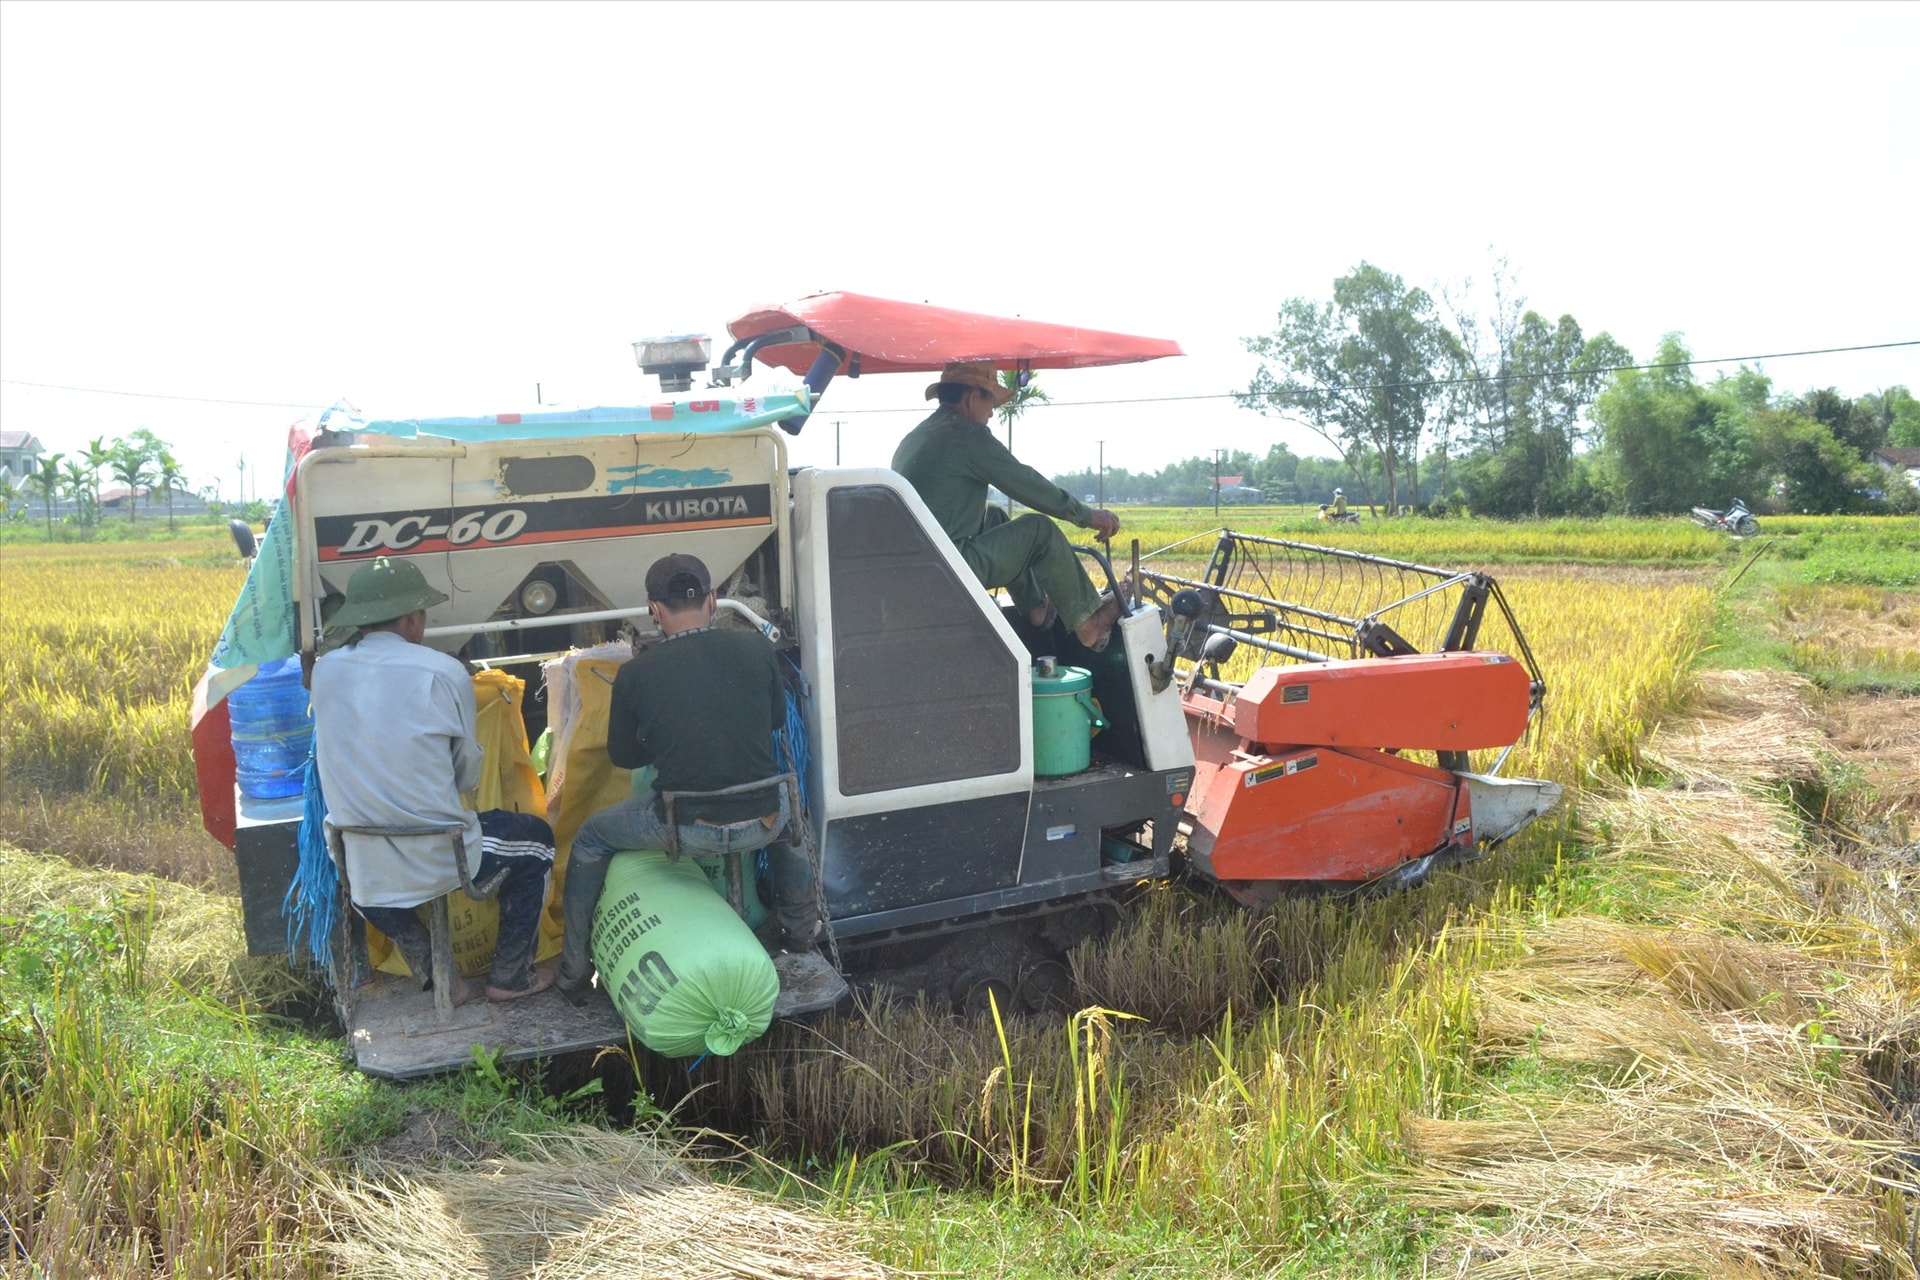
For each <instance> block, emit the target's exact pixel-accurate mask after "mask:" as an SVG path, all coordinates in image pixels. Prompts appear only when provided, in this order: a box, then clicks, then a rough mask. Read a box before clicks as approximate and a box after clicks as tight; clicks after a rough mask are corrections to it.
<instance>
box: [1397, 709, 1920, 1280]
mask: <svg viewBox="0 0 1920 1280" xmlns="http://www.w3.org/2000/svg"><path fill="white" fill-rule="evenodd" d="M1755 683H1759V684H1761V686H1762V688H1763V689H1764V690H1765V691H1766V692H1762V693H1760V694H1758V695H1756V691H1755V689H1754V688H1752V687H1749V686H1751V685H1753V684H1755ZM1723 687H1727V686H1723ZM1731 687H1733V688H1734V690H1735V693H1736V694H1737V695H1738V696H1740V697H1741V698H1742V699H1743V700H1745V701H1747V702H1748V703H1751V702H1753V701H1754V700H1755V698H1756V696H1758V697H1759V699H1760V700H1762V701H1767V700H1769V699H1771V707H1772V711H1773V714H1774V715H1775V716H1776V723H1777V725H1778V727H1780V728H1781V729H1783V730H1785V731H1787V732H1788V734H1789V737H1788V741H1789V743H1791V741H1792V740H1793V738H1794V737H1795V736H1804V735H1806V734H1808V733H1809V732H1810V729H1809V723H1810V722H1809V720H1808V718H1807V717H1806V716H1804V715H1803V714H1801V713H1800V712H1799V710H1798V709H1797V707H1796V706H1795V705H1793V704H1792V701H1791V697H1790V695H1791V694H1792V693H1797V692H1800V691H1801V690H1800V689H1799V688H1797V687H1796V686H1793V685H1791V684H1787V685H1782V684H1780V683H1779V682H1777V681H1768V682H1752V681H1747V682H1734V683H1733V685H1732V686H1731ZM1783 688H1785V689H1786V690H1788V693H1789V697H1788V699H1787V700H1785V701H1782V700H1781V699H1779V698H1776V697H1774V695H1776V694H1778V693H1779V692H1780V690H1781V689H1783ZM1666 742H1667V744H1668V746H1667V750H1668V752H1669V753H1670V754H1669V755H1668V756H1667V757H1666V758H1664V759H1663V764H1664V765H1665V766H1666V767H1667V768H1668V769H1669V776H1671V777H1675V778H1678V779H1680V780H1681V782H1682V785H1683V786H1684V788H1685V789H1684V790H1660V789H1654V788H1636V787H1632V786H1623V787H1621V788H1619V789H1618V790H1617V791H1613V792H1611V793H1608V794H1605V795H1590V796H1589V797H1588V817H1589V818H1590V819H1593V820H1595V821H1597V822H1598V823H1599V824H1600V825H1602V826H1603V827H1604V828H1605V829H1606V830H1608V831H1609V833H1610V836H1611V840H1612V846H1613V847H1612V849H1611V850H1610V851H1609V852H1608V853H1606V854H1605V855H1603V856H1602V858H1601V859H1599V862H1600V864H1601V865H1602V866H1606V865H1607V864H1612V865H1613V866H1614V867H1615V868H1616V869H1617V870H1616V871H1615V872H1614V873H1612V879H1611V881H1610V883H1614V884H1623V883H1630V882H1632V881H1634V880H1636V879H1638V880H1643V881H1650V882H1656V883H1660V884H1663V885H1665V886H1666V888H1667V891H1666V892H1663V893H1661V894H1659V895H1657V896H1652V895H1650V896H1648V897H1647V898H1646V899H1645V901H1646V902H1647V903H1649V904H1655V903H1657V904H1659V905H1658V907H1657V911H1658V912H1659V913H1662V914H1665V915H1668V916H1670V917H1672V916H1678V917H1682V918H1670V919H1657V920H1645V919H1640V920H1636V919H1633V918H1631V917H1632V915H1633V913H1634V911H1635V909H1636V908H1635V906H1634V903H1635V902H1637V901H1639V900H1637V899H1633V898H1631V897H1629V898H1627V899H1624V900H1621V899H1616V900H1615V909H1616V910H1621V911H1624V912H1625V913H1626V916H1627V917H1628V918H1625V919H1605V920H1603V919H1589V918H1581V917H1571V918H1565V919H1560V920H1555V921H1550V922H1548V923H1547V924H1545V925H1543V926H1538V927H1534V928H1528V929H1524V930H1523V931H1522V932H1521V934H1520V935H1519V938H1520V941H1521V943H1522V944H1523V945H1522V946H1521V947H1520V948H1519V949H1518V950H1517V951H1516V952H1515V953H1514V955H1513V957H1512V959H1511V960H1510V961H1509V962H1508V963H1507V964H1505V965H1502V966H1499V967H1495V968H1491V969H1489V970H1487V971H1485V972H1483V973H1481V974H1479V975H1478V976H1476V977H1475V979H1474V980H1473V984H1472V987H1473V993H1474V1002H1473V1025H1474V1032H1475V1037H1476V1039H1477V1042H1478V1046H1479V1055H1480V1059H1481V1061H1482V1062H1483V1064H1487V1065H1489V1066H1493V1065H1495V1064H1502V1065H1505V1066H1506V1067H1508V1068H1509V1069H1508V1070H1507V1071H1505V1072H1503V1073H1498V1074H1495V1075H1494V1076H1492V1077H1491V1080H1493V1081H1499V1082H1501V1085H1502V1087H1500V1088H1498V1089H1495V1088H1489V1087H1486V1086H1484V1085H1483V1086H1482V1088H1480V1089H1479V1090H1478V1091H1477V1092H1475V1093H1474V1094H1473V1095H1472V1098H1471V1100H1470V1101H1468V1102H1466V1103H1465V1105H1464V1106H1461V1105H1458V1104H1456V1106H1455V1107H1454V1108H1453V1109H1454V1111H1455V1116H1454V1118H1447V1119H1439V1118H1434V1117H1433V1116H1432V1115H1426V1116H1409V1117H1407V1118H1406V1119H1405V1120H1404V1122H1403V1131H1404V1133H1405V1139H1406V1150H1407V1154H1408V1156H1409V1157H1410V1160H1411V1164H1410V1166H1409V1167H1407V1168H1405V1169H1402V1170H1401V1171H1399V1172H1398V1173H1395V1174H1390V1175H1384V1176H1382V1177H1380V1178H1378V1179H1377V1180H1374V1182H1373V1185H1375V1186H1377V1187H1381V1188H1384V1189H1385V1190H1386V1191H1387V1192H1388V1193H1389V1194H1390V1195H1392V1196H1393V1197H1395V1198H1396V1199H1400V1200H1402V1201H1403V1202H1405V1203H1408V1204H1412V1205H1414V1206H1416V1207H1419V1208H1423V1209H1427V1210H1431V1211H1435V1212H1439V1213H1443V1214H1451V1215H1456V1216H1455V1217H1454V1218H1453V1219H1452V1222H1453V1234H1452V1235H1451V1237H1450V1238H1448V1239H1447V1240H1446V1242H1445V1243H1444V1244H1443V1245H1442V1246H1441V1247H1440V1248H1439V1249H1437V1250H1436V1251H1435V1253H1434V1256H1433V1257H1432V1259H1431V1260H1430V1261H1432V1262H1433V1263H1434V1264H1436V1265H1446V1266H1451V1267H1452V1268H1453V1269H1454V1270H1455V1271H1456V1273H1457V1274H1461V1275H1471V1276H1475V1277H1497V1278H1503V1280H1504V1278H1505V1277H1523V1276H1525V1277H1532V1276H1541V1275H1553V1276H1570V1277H1594V1278H1595V1280H1598V1278H1599V1277H1614V1276H1622V1275H1640V1274H1646V1275H1659V1274H1667V1273H1673V1274H1685V1275H1704V1276H1714V1277H1720V1276H1726V1277H1733V1276H1755V1275H1760V1274H1765V1275H1768V1276H1796V1277H1838V1276H1873V1277H1885V1278H1889V1280H1891V1278H1899V1280H1911V1278H1912V1277H1913V1276H1915V1275H1916V1274H1920V1267H1917V1266H1916V1264H1917V1263H1920V1258H1916V1256H1915V1255H1914V1252H1913V1246H1912V1242H1913V1239H1914V1233H1915V1230H1916V1227H1917V1226H1920V1211H1917V1209H1916V1197H1920V1178H1917V1175H1916V1168H1915V1165H1914V1163H1913V1159H1914V1143H1915V1141H1916V1139H1920V1128H1916V1127H1915V1126H1913V1124H1912V1122H1911V1119H1910V1118H1909V1117H1907V1116H1905V1115H1903V1109H1906V1110H1910V1109H1911V1107H1912V1105H1913V1103H1912V1099H1913V1095H1914V1094H1915V1093H1916V1092H1920V1073H1916V1072H1915V1070H1914V1066H1913V1059H1914V1046H1915V1045H1916V1044H1920V992H1916V990H1915V986H1914V983H1913V982H1912V981H1911V976H1910V975H1911V974H1912V972H1913V971H1914V970H1913V961H1912V953H1913V949H1914V939H1915V937H1916V931H1915V930H1914V929H1913V926H1912V923H1911V910H1910V909H1908V910H1906V911H1903V910H1901V909H1899V908H1898V907H1893V908H1886V907H1885V906H1884V904H1882V908H1881V909H1880V910H1878V911H1877V912H1874V913H1865V912H1860V911H1856V910H1851V909H1850V908H1852V907H1855V906H1858V905H1859V904H1860V903H1861V902H1862V901H1864V900H1865V898H1866V896H1868V895H1865V894H1855V895H1852V896H1851V897H1849V896H1847V895H1841V894H1836V893H1835V892H1833V890H1832V881H1831V877H1830V876H1828V875H1826V874H1824V873H1823V868H1822V866H1821V864H1820V862H1819V861H1818V860H1817V859H1815V858H1813V857H1811V856H1809V854H1808V852H1807V850H1806V848H1805V846H1804V842H1803V841H1802V840H1801V839H1800V838H1799V837H1798V834H1797V832H1796V829H1795V826H1794V823H1793V821H1792V818H1791V815H1790V813H1789V812H1788V810H1787V809H1786V807H1785V805H1784V804H1783V803H1781V802H1780V801H1778V800H1768V799H1763V798H1762V797H1761V796H1759V795H1756V794H1754V793H1753V792H1751V791H1749V790H1746V789H1738V788H1736V787H1734V786H1733V785H1732V784H1731V783H1729V782H1728V781H1727V780H1726V777H1725V776H1724V775H1725V774H1733V773H1736V772H1737V771H1744V770H1748V769H1750V768H1753V767H1755V766H1757V765H1760V764H1762V761H1761V760H1759V759H1758V758H1756V759H1754V760H1752V761H1748V760H1745V759H1735V760H1734V761H1733V762H1732V763H1731V764H1729V763H1728V762H1727V760H1726V758H1725V755H1724V754H1723V753H1722V751H1721V740H1720V739H1718V738H1716V737H1715V735H1714V734H1713V733H1712V732H1710V731H1709V732H1705V733H1701V732H1692V733H1675V734H1672V735H1669V736H1668V737H1667V739H1666ZM1796 767H1798V762H1797V761H1796V760H1795V758H1794V754H1793V752H1792V751H1791V750H1790V749H1789V750H1788V751H1787V752H1785V753H1781V752H1779V751H1778V750H1776V751H1775V752H1774V753H1772V759H1771V761H1769V762H1766V763H1765V768H1764V769H1761V770H1759V771H1760V772H1761V777H1762V781H1763V782H1764V780H1765V779H1766V778H1768V777H1772V778H1780V777H1782V776H1783V775H1790V774H1791V772H1792V770H1794V769H1795V768H1796ZM1675 889H1678V891H1677V892H1675V891H1674V890H1675ZM1616 892H1617V891H1616ZM1676 907H1678V911H1676V910H1675V908H1676ZM1542 1079H1546V1080H1550V1081H1552V1083H1551V1084H1541V1083H1538V1082H1539V1081H1541V1080H1542ZM1902 1099H1904V1101H1902Z"/></svg>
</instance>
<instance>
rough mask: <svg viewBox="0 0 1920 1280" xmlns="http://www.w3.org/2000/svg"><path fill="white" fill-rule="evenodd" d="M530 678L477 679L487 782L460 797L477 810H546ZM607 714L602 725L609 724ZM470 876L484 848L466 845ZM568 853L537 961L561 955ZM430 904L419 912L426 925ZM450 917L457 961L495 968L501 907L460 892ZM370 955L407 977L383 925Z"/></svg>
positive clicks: (550, 899)
mask: <svg viewBox="0 0 1920 1280" xmlns="http://www.w3.org/2000/svg"><path fill="white" fill-rule="evenodd" d="M526 685H527V682H526V681H524V680H522V679H520V678H519V677H517V676H511V675H508V674H507V673H506V672H504V671H482V672H480V673H479V674H477V675H475V676H474V677H473V696H474V710H475V719H476V729H477V734H478V737H479V740H480V747H481V750H482V752H483V753H484V755H485V760H486V767H485V768H484V770H483V771H482V772H481V776H480V783H479V785H478V786H476V787H475V788H474V789H473V790H472V791H470V792H468V793H467V794H465V795H463V796H461V797H460V801H461V803H462V804H465V805H466V806H467V807H468V808H471V809H476V810H479V809H507V810H511V811H512V812H515V813H544V812H545V811H546V807H547V798H546V794H545V792H544V791H543V790H542V789H541V786H540V775H539V774H538V773H536V772H534V768H533V757H532V754H531V753H530V752H529V751H528V749H527V721H526V716H525V714H524V713H523V711H522V703H523V701H524V699H525V697H526ZM604 719H605V717H604V715H603V717H602V722H603V723H604ZM467 858H468V863H467V869H468V871H469V873H471V872H473V871H477V870H478V869H479V862H480V850H478V849H469V850H467ZM565 860H566V855H565V853H559V854H558V855H557V856H556V858H555V859H554V872H555V874H554V876H553V878H552V879H551V880H550V881H549V883H548V886H547V905H546V910H545V912H544V913H543V914H542V915H541V917H540V941H539V942H538V943H537V944H536V945H535V947H534V959H535V960H536V961H540V960H550V959H552V958H553V957H554V956H557V955H559V954H560V936H561V932H562V912H561V901H560V886H561V883H562V876H563V873H562V872H561V870H560V868H561V867H562V865H563V864H564V863H565ZM426 920H427V917H426V909H425V908H424V907H423V908H421V909H420V921H421V923H422V924H425V923H426ZM447 922H448V924H449V926H450V933H451V936H452V941H453V960H454V965H455V966H456V967H457V968H458V969H459V970H460V972H461V974H462V975H463V976H465V977H469V978H477V977H480V976H482V975H484V974H485V973H487V972H488V970H490V969H491V968H492V967H493V947H494V939H495V937H496V936H497V935H498V934H499V932H500V905H499V904H498V903H496V902H494V901H493V900H491V899H488V900H487V901H485V902H475V901H474V900H473V899H471V898H469V897H467V896H466V895H465V894H464V893H461V892H460V891H459V890H457V889H456V890H455V891H454V896H453V901H452V902H451V903H449V904H448V911H447ZM367 959H368V961H369V962H370V963H371V964H372V965H373V967H374V968H376V969H379V970H380V971H381V972H383V973H393V974H399V975H401V976H402V977H405V976H408V975H409V973H410V970H409V969H408V968H407V962H406V961H405V960H403V959H401V958H400V952H399V950H398V949H397V948H396V947H395V946H394V945H393V943H392V942H391V941H390V940H389V939H388V938H387V937H386V936H385V935H384V934H382V933H381V932H380V931H379V930H378V929H375V928H374V927H373V926H372V925H368V926H367Z"/></svg>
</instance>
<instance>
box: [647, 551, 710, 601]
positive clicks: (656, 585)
mask: <svg viewBox="0 0 1920 1280" xmlns="http://www.w3.org/2000/svg"><path fill="white" fill-rule="evenodd" d="M711 590H713V579H712V578H710V577H708V576H707V566H706V565H704V564H702V563H701V561H700V557H698V556H689V555H681V554H679V553H675V554H674V555H670V556H661V557H660V558H659V559H658V560H655V561H654V562H653V568H651V569H649V570H647V599H649V600H658V601H660V602H661V603H663V604H680V603H684V602H685V601H688V600H700V599H704V598H705V596H706V594H707V592H709V591H711Z"/></svg>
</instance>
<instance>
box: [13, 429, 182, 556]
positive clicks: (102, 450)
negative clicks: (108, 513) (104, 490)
mask: <svg viewBox="0 0 1920 1280" xmlns="http://www.w3.org/2000/svg"><path fill="white" fill-rule="evenodd" d="M38 462H39V467H38V469H37V470H33V471H29V472H28V473H27V475H26V478H25V480H24V482H23V487H24V488H25V489H26V490H27V491H28V492H29V493H31V494H33V495H35V496H37V497H38V498H39V499H40V502H41V505H42V507H43V509H44V511H45V514H46V520H47V538H48V540H49V541H51V540H52V538H53V504H54V503H55V502H61V501H70V502H72V503H73V508H74V509H73V513H72V515H71V517H69V518H70V519H72V520H74V521H75V522H77V523H79V524H80V525H82V526H84V527H88V528H91V527H92V526H94V525H97V524H99V523H100V521H101V519H102V518H103V515H104V510H105V509H104V507H103V506H102V505H101V501H100V481H101V477H102V476H103V475H104V476H106V477H107V478H108V479H111V480H113V481H115V482H116V483H119V484H123V485H125V486H126V487H127V519H128V522H129V523H132V522H135V521H137V520H138V519H139V517H140V495H141V491H142V490H143V489H144V490H145V491H146V494H147V496H148V498H149V499H153V498H154V497H155V496H156V494H157V495H158V496H159V498H160V499H161V500H164V501H165V502H166V504H167V526H168V528H172V526H173V498H174V494H175V493H177V492H179V491H180V489H181V488H182V482H183V481H184V480H185V479H186V472H184V471H183V470H182V469H181V467H180V464H179V462H177V461H176V460H175V459H174V456H173V454H172V452H171V446H170V445H168V444H167V442H166V441H164V440H162V439H160V438H159V437H158V436H156V435H154V434H153V432H152V431H150V430H148V429H147V428H146V427H140V428H137V429H136V430H134V431H133V432H132V433H131V434H129V435H126V436H121V437H118V438H116V439H114V440H113V441H111V442H109V441H108V440H107V438H106V437H105V436H95V437H94V438H93V439H92V440H90V441H88V442H87V447H86V448H85V449H81V450H79V451H78V452H76V453H75V454H74V455H73V456H71V457H69V456H68V455H67V454H65V453H51V454H46V455H43V456H42V457H40V458H39V459H38Z"/></svg>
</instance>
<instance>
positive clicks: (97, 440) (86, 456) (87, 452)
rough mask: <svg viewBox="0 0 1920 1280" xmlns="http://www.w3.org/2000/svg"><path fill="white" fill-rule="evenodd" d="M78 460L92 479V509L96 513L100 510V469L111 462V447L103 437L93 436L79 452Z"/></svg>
mask: <svg viewBox="0 0 1920 1280" xmlns="http://www.w3.org/2000/svg"><path fill="white" fill-rule="evenodd" d="M80 460H81V461H82V462H84V463H86V464H87V474H88V475H90V476H92V477H93V484H92V488H93V509H94V510H95V511H96V512H97V511H99V510H100V468H102V467H104V466H107V465H109V464H111V463H112V462H113V447H112V446H111V445H109V444H108V443H107V438H106V437H105V436H95V437H94V438H93V439H91V440H89V441H87V447H86V448H84V449H82V450H81V451H80Z"/></svg>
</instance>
